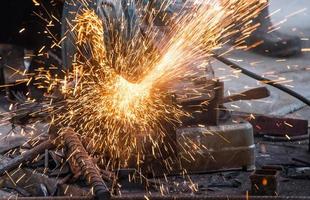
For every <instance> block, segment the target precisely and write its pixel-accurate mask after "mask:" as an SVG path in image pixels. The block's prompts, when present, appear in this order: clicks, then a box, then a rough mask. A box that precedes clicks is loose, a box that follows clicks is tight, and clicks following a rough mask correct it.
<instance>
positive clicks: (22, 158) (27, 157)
mask: <svg viewBox="0 0 310 200" xmlns="http://www.w3.org/2000/svg"><path fill="white" fill-rule="evenodd" d="M54 147H55V145H54V144H53V142H52V140H47V141H44V142H42V143H41V144H39V145H37V146H35V147H33V148H32V149H30V150H29V151H27V152H25V153H24V154H22V155H19V156H17V157H15V158H13V159H12V160H10V161H8V162H7V163H6V164H5V165H0V176H1V175H3V174H4V173H5V172H9V171H11V170H13V169H15V168H17V167H18V166H19V165H20V164H23V163H25V162H27V161H31V160H33V159H34V158H35V157H36V156H37V155H38V154H41V153H44V151H45V150H46V149H52V148H54Z"/></svg>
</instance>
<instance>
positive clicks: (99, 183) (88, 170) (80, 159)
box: [61, 128, 111, 199]
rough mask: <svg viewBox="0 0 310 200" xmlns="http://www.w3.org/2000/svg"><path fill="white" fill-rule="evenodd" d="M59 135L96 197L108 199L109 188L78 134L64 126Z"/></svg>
mask: <svg viewBox="0 0 310 200" xmlns="http://www.w3.org/2000/svg"><path fill="white" fill-rule="evenodd" d="M61 135H62V136H63V138H64V141H65V145H66V147H67V149H68V154H67V155H68V157H69V156H72V157H73V158H74V159H75V160H76V162H77V163H78V165H79V166H80V167H81V170H82V174H83V176H84V178H85V179H86V181H87V183H88V185H90V186H91V187H93V190H94V193H95V196H96V198H97V199H109V198H110V197H111V194H110V192H109V189H108V187H107V185H106V183H105V182H104V181H103V179H102V177H101V175H100V173H99V171H98V169H97V168H96V166H95V164H94V163H93V160H92V158H91V157H90V156H89V154H88V153H87V152H86V150H85V148H84V146H83V145H82V142H81V140H80V139H79V137H78V135H77V134H76V133H75V132H74V130H73V129H72V128H66V129H65V130H63V131H62V133H61Z"/></svg>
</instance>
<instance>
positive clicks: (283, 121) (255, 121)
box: [236, 113, 308, 137]
mask: <svg viewBox="0 0 310 200" xmlns="http://www.w3.org/2000/svg"><path fill="white" fill-rule="evenodd" d="M236 115H237V116H240V117H242V118H247V120H248V121H249V122H250V123H251V124H252V126H253V128H254V132H255V133H257V134H262V135H264V134H267V135H271V136H280V137H285V136H286V135H287V136H289V137H294V136H302V135H308V120H302V119H292V118H284V117H277V116H267V115H255V114H253V115H252V117H251V116H250V114H242V113H237V114H236Z"/></svg>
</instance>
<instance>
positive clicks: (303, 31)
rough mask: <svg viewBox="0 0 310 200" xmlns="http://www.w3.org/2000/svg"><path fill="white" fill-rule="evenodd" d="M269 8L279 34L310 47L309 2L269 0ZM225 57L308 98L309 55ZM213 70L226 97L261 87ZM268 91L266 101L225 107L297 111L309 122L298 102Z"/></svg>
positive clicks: (222, 67)
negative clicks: (293, 38) (221, 84)
mask: <svg viewBox="0 0 310 200" xmlns="http://www.w3.org/2000/svg"><path fill="white" fill-rule="evenodd" d="M269 9H270V13H274V14H273V15H272V17H271V19H272V22H273V23H274V24H276V23H279V22H280V21H282V22H283V23H280V25H279V26H280V29H279V30H280V31H282V32H284V33H286V34H290V35H298V36H300V37H301V38H302V45H303V48H304V49H306V48H309V47H310V39H309V38H310V23H309V20H310V1H308V0H271V1H270V7H269ZM283 20H284V21H283ZM226 57H228V58H230V59H231V60H232V61H234V62H237V63H238V64H239V65H241V66H243V67H245V68H246V69H248V70H251V71H253V72H255V73H258V74H260V75H262V76H265V77H267V78H269V79H272V80H284V82H285V83H284V85H286V86H287V87H289V88H291V89H292V90H294V91H296V92H298V93H300V94H302V95H304V96H305V97H308V98H310V52H303V54H302V55H298V56H295V57H291V58H285V59H283V58H271V57H266V56H262V55H258V54H255V53H253V52H249V51H248V52H243V51H238V50H236V51H234V52H232V53H231V54H230V55H227V56H226ZM213 67H214V69H215V71H216V74H217V76H219V77H220V78H223V80H224V81H225V82H226V95H229V94H232V93H235V92H240V91H243V90H246V89H248V88H251V87H257V86H258V85H261V84H260V83H258V82H257V81H255V80H253V79H251V78H248V77H246V76H245V75H242V74H239V73H236V72H234V70H232V69H230V68H229V67H227V66H225V65H223V64H221V63H219V62H214V63H213ZM268 88H269V89H270V91H271V97H269V98H265V99H261V100H255V101H243V102H234V103H231V104H227V105H226V106H227V107H228V108H230V109H232V110H236V111H243V112H250V113H261V114H274V115H286V114H288V113H292V112H295V111H297V112H301V113H302V116H299V117H300V118H303V119H310V112H309V109H308V108H307V107H305V105H304V104H303V103H301V102H300V101H299V100H297V99H295V98H293V97H291V96H289V95H287V94H285V93H283V92H281V91H279V90H277V89H274V88H272V87H269V86H268ZM295 116H296V115H295Z"/></svg>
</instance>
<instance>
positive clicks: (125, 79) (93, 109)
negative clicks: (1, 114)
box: [53, 0, 266, 168]
mask: <svg viewBox="0 0 310 200" xmlns="http://www.w3.org/2000/svg"><path fill="white" fill-rule="evenodd" d="M265 5H266V2H265V1H257V0H253V1H249V0H239V1H235V0H223V1H218V0H208V1H203V2H200V3H198V2H196V1H195V2H186V3H185V5H184V7H183V9H182V11H180V14H179V16H175V17H173V18H172V19H170V21H169V24H170V25H171V27H172V28H170V29H169V31H168V33H165V34H166V35H169V37H165V38H162V39H161V38H160V37H159V34H160V31H159V30H158V29H156V27H155V26H149V28H147V30H144V31H145V35H144V36H142V35H141V32H140V31H134V35H133V37H132V39H131V40H132V41H129V42H128V41H125V39H124V38H123V37H121V35H122V34H119V33H115V34H114V35H115V37H116V38H113V41H114V43H113V44H112V46H113V47H112V49H108V48H107V47H106V44H107V43H106V39H107V38H105V36H106V35H105V34H104V33H105V31H106V30H105V29H104V28H105V27H109V26H107V24H104V23H105V21H102V20H101V19H100V18H99V17H98V15H97V14H96V12H95V11H93V10H92V9H90V8H87V6H85V8H84V10H83V11H82V12H80V13H79V14H77V16H76V19H75V25H73V26H72V30H71V33H73V34H74V35H75V40H76V46H77V47H78V52H79V53H77V54H76V55H75V57H76V61H75V62H74V63H73V64H72V70H71V72H70V73H69V74H68V76H67V77H66V78H65V83H64V84H63V88H62V92H63V93H64V96H65V102H66V104H65V109H63V108H59V109H58V110H61V113H62V114H59V112H57V114H55V116H54V120H53V122H54V123H60V124H63V125H64V126H71V127H74V128H75V130H76V131H77V132H78V133H79V134H81V135H82V136H85V137H88V138H92V141H93V143H95V145H94V146H95V148H94V151H101V152H104V153H105V156H106V158H108V159H106V160H105V161H104V160H103V161H102V162H103V164H104V165H105V166H107V165H110V167H115V166H118V167H119V166H121V167H128V165H130V164H131V162H132V161H133V162H134V164H137V165H140V164H141V163H143V161H144V157H145V156H147V155H148V154H152V155H153V156H154V158H159V159H161V160H162V161H163V162H164V163H165V165H166V167H167V168H169V167H170V165H171V163H169V162H168V161H172V160H173V159H167V158H166V157H165V156H164V155H166V154H167V152H173V151H175V144H173V143H172V144H170V143H168V142H167V140H166V138H169V137H171V136H170V135H169V134H171V133H168V132H167V130H166V129H167V127H175V126H176V125H179V124H180V123H181V118H182V116H184V115H188V113H185V112H184V111H183V110H182V108H181V106H180V105H177V102H173V100H172V98H171V96H172V95H171V94H172V93H174V92H176V93H177V91H174V89H173V85H175V84H176V82H178V81H181V80H194V79H196V78H197V74H198V73H201V72H202V71H203V70H204V71H205V70H206V68H205V65H206V63H207V61H208V58H209V57H210V56H211V55H212V51H214V50H218V49H220V48H221V46H222V45H223V44H225V43H227V42H228V41H229V38H230V37H232V36H235V37H236V38H238V39H236V43H237V44H238V45H239V46H240V45H241V44H242V43H243V40H244V39H245V38H246V37H248V36H249V35H250V33H251V32H252V31H253V30H255V27H257V25H256V24H251V19H252V18H253V17H254V16H256V15H257V14H258V13H259V11H260V9H262V8H263V6H265ZM138 6H140V7H141V8H140V9H138V13H139V15H138V16H140V17H141V16H142V14H141V13H142V10H145V8H144V7H143V8H142V5H138ZM161 7H162V8H164V7H165V6H161ZM145 18H146V17H141V19H140V21H139V22H138V23H139V25H141V26H142V25H143V22H144V21H145V20H146V19H145ZM72 24H73V23H72ZM236 24H238V25H236ZM120 27H122V28H123V29H124V27H125V25H121V26H120ZM113 28H114V27H112V29H113ZM122 31H125V30H121V31H120V32H122ZM155 38H156V40H155ZM158 38H159V39H158ZM154 43H156V45H157V47H159V48H154ZM244 48H247V47H244ZM82 52H87V54H90V55H91V56H89V55H85V54H83V53H82ZM111 52H112V53H111ZM112 57H113V58H112ZM112 60H113V62H112ZM198 61H200V62H198ZM192 66H195V68H196V70H193V69H192V68H193V67H192ZM197 71H198V72H197ZM191 92H192V93H196V95H197V96H199V95H202V94H201V92H199V90H197V88H191ZM64 110H65V111H64ZM168 129H169V128H168ZM148 145H149V146H148ZM194 149H197V148H194ZM133 155H135V156H133Z"/></svg>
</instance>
